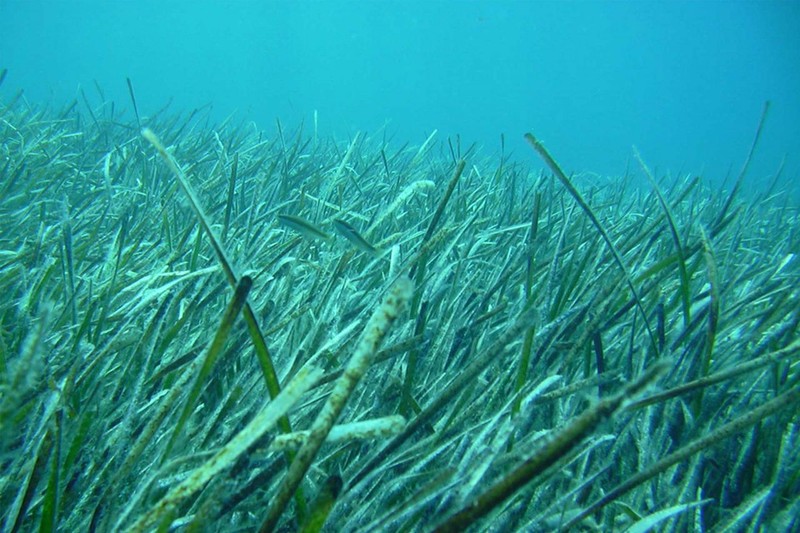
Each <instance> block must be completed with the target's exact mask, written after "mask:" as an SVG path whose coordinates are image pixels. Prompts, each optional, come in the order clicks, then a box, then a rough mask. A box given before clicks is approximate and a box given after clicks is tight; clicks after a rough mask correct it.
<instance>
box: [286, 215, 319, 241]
mask: <svg viewBox="0 0 800 533" xmlns="http://www.w3.org/2000/svg"><path fill="white" fill-rule="evenodd" d="M278 221H279V222H280V223H281V224H283V225H284V226H286V227H287V228H290V229H293V230H294V231H296V232H297V233H299V234H300V235H302V236H304V237H308V238H309V239H330V238H331V236H330V235H328V234H327V233H325V232H324V231H322V230H321V229H319V228H318V227H316V226H315V225H314V224H312V223H311V222H309V221H308V220H306V219H304V218H300V217H296V216H294V215H284V214H279V215H278Z"/></svg>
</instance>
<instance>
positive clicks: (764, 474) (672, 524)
mask: <svg viewBox="0 0 800 533" xmlns="http://www.w3.org/2000/svg"><path fill="white" fill-rule="evenodd" d="M765 115H766V108H765ZM758 131H760V126H759V129H758ZM534 133H535V132H534ZM0 139H1V140H2V144H0V293H1V294H2V299H0V462H1V464H2V468H0V513H2V515H1V516H0V520H2V524H3V530H4V531H8V532H16V531H33V530H38V531H42V532H48V531H98V532H117V531H173V530H174V531H320V530H322V531H364V532H372V531H464V530H471V531H533V532H537V531H559V530H563V531H612V530H615V531H630V532H643V531H650V530H658V531H791V530H793V531H797V530H799V529H800V518H798V517H800V454H798V451H797V450H798V445H800V420H798V415H797V412H798V409H797V407H798V403H799V402H800V379H798V378H799V377H800V372H799V371H798V355H799V354H800V336H798V327H799V325H798V324H799V323H800V287H798V282H800V260H798V258H797V254H798V252H799V251H800V218H798V217H799V216H800V213H798V205H796V203H792V202H791V201H788V200H786V196H785V195H783V194H782V192H783V191H782V189H781V185H780V183H781V181H780V180H775V182H774V183H773V185H772V186H771V187H770V188H768V189H767V188H765V190H764V191H763V192H761V193H753V194H749V193H748V194H745V193H744V192H743V189H744V188H743V186H742V183H745V182H746V179H747V176H746V171H745V170H746V166H747V165H746V164H745V165H744V166H745V169H743V171H742V173H741V175H740V176H739V177H738V179H737V178H736V177H734V179H732V180H731V181H730V183H729V186H728V187H727V188H726V189H725V190H719V189H715V188H711V187H710V186H709V184H708V183H707V182H705V181H704V180H703V179H702V178H700V177H696V176H694V175H684V176H658V175H652V173H651V172H650V171H649V170H648V169H647V167H646V166H645V163H644V162H641V161H639V162H637V164H636V165H632V170H631V172H630V176H621V177H615V178H607V179H606V178H598V177H592V178H591V179H590V178H588V177H586V176H568V175H566V174H565V173H564V172H563V171H562V169H561V168H560V167H559V164H558V162H557V155H558V147H556V146H548V147H547V148H545V146H544V145H543V144H542V143H541V142H540V141H539V140H538V139H536V138H535V137H534V136H533V135H531V134H528V135H526V136H525V137H524V138H523V137H522V135H521V134H520V139H522V142H515V144H514V146H515V150H514V152H513V153H508V152H506V151H504V150H503V151H500V152H499V153H498V154H496V155H493V156H482V155H481V154H480V153H479V152H478V151H477V150H475V149H473V148H471V147H470V148H466V147H462V146H461V145H460V144H459V143H458V142H456V141H455V140H452V141H447V140H443V141H442V140H439V139H438V138H437V137H436V136H435V135H431V137H430V138H429V139H428V140H427V141H426V142H425V143H424V144H422V145H421V146H408V145H402V144H401V143H397V142H396V141H394V140H391V139H388V140H387V139H385V138H384V136H383V134H382V133H379V134H376V135H367V134H359V135H354V136H353V137H352V138H349V139H346V140H338V141H337V140H335V139H331V138H322V137H320V136H318V135H317V132H316V128H315V127H314V126H313V125H312V126H310V127H309V126H308V125H306V127H305V128H303V127H298V128H286V127H284V126H282V125H281V124H280V123H278V124H277V125H276V127H274V128H272V130H271V131H270V133H266V132H264V131H262V130H260V129H258V128H257V127H256V126H255V125H253V124H247V123H237V122H235V121H233V120H229V121H225V122H223V123H214V122H212V121H210V119H209V118H208V115H207V110H195V111H193V112H191V113H180V112H173V111H171V110H170V109H164V110H162V111H160V112H158V113H155V114H154V115H153V116H149V117H141V118H140V117H139V116H138V112H137V116H136V117H131V116H126V115H125V114H124V113H120V112H119V111H118V110H115V107H114V106H113V105H112V104H110V103H102V104H100V105H93V104H90V102H89V99H88V98H86V97H83V98H81V99H79V100H78V101H77V102H75V103H73V104H72V105H70V106H68V107H66V108H64V109H51V108H42V107H38V106H35V105H31V104H29V103H28V102H26V101H25V99H24V98H23V97H21V96H20V95H17V96H16V97H14V98H10V99H8V101H5V102H3V103H2V104H0ZM756 139H758V134H756ZM756 144H757V143H756V142H754V147H756ZM743 155H746V154H743ZM748 160H749V158H748ZM542 163H544V166H545V168H546V169H547V170H546V171H533V170H531V168H538V166H539V165H541V164H542ZM634 166H635V167H636V170H635V171H634V170H633V167H634Z"/></svg>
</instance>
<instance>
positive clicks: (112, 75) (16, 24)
mask: <svg viewBox="0 0 800 533" xmlns="http://www.w3.org/2000/svg"><path fill="white" fill-rule="evenodd" d="M220 6H221V4H219V3H217V2H207V1H201V2H188V1H178V2H176V1H166V2H155V1H150V0H148V1H143V2H129V1H117V2H99V1H94V2H92V1H77V2H42V1H32V2H22V1H16V0H11V1H10V0H2V1H0V67H6V68H8V69H9V73H8V76H7V79H6V81H5V83H4V86H3V87H2V89H0V91H2V93H0V95H1V96H3V97H4V98H7V97H8V96H9V95H10V94H12V93H13V92H14V91H16V90H17V89H20V88H22V89H24V90H25V91H26V94H27V95H28V98H29V99H31V100H32V101H37V102H42V101H51V100H52V99H55V100H56V101H67V100H70V99H72V98H73V97H75V96H76V95H78V91H79V89H80V88H82V89H84V90H85V91H86V93H87V96H88V98H89V100H90V101H91V102H92V103H93V104H97V103H99V102H100V101H101V97H100V96H99V95H98V94H97V91H96V89H95V81H96V82H97V84H99V86H100V87H101V88H102V90H103V92H104V95H105V97H106V98H108V99H111V100H113V101H115V102H116V104H117V105H118V106H126V107H127V106H129V105H130V99H129V97H128V94H127V86H126V84H125V78H126V77H130V78H131V80H132V81H133V83H134V86H135V88H136V93H137V98H138V100H139V106H140V108H141V112H142V114H143V115H151V114H153V113H155V112H156V111H157V110H158V109H160V108H161V107H162V106H163V105H164V104H165V103H166V102H168V101H170V100H171V101H172V105H173V107H174V108H177V109H181V110H183V109H191V108H194V107H198V106H202V105H205V104H212V105H213V106H214V113H215V115H216V116H217V117H218V118H220V119H221V118H223V117H225V116H228V115H229V114H231V113H237V117H239V118H240V119H242V120H247V121H251V120H252V121H255V122H256V123H257V124H258V126H259V127H260V128H262V129H265V130H267V131H270V132H272V131H274V128H275V126H274V121H275V118H276V117H278V118H280V119H281V120H282V121H283V122H284V123H285V124H292V125H293V124H296V123H298V122H299V121H300V120H305V122H306V124H311V123H312V122H313V120H314V112H315V111H316V112H317V117H318V128H319V131H320V133H322V134H328V133H332V134H336V135H338V136H340V137H345V136H350V135H352V134H354V133H355V132H356V131H364V132H375V131H376V130H378V129H379V128H381V127H383V126H384V125H385V126H386V130H385V131H386V134H387V136H393V137H394V138H395V139H396V140H397V141H398V143H403V142H406V141H408V142H411V143H417V144H418V143H421V142H422V141H423V140H424V139H425V138H426V137H427V136H428V134H429V133H430V132H432V131H433V130H434V129H436V130H438V131H439V134H440V136H441V137H453V138H454V137H455V136H456V135H459V136H460V138H461V140H462V143H464V144H469V143H472V142H478V143H480V144H482V145H483V146H484V147H485V148H486V150H487V151H489V153H491V152H494V151H498V150H499V147H500V136H501V134H504V135H505V144H506V151H507V152H508V151H509V150H512V149H513V150H524V148H523V146H524V142H523V140H522V134H523V133H524V132H526V131H533V132H534V133H535V134H536V135H537V136H538V137H540V138H542V139H543V140H544V141H545V142H546V143H547V145H548V146H549V147H551V149H553V150H554V151H555V153H556V155H557V156H559V158H560V160H561V161H562V162H563V164H564V165H565V167H567V170H569V171H573V172H596V173H599V174H604V175H606V174H611V175H619V174H622V173H623V172H624V171H625V169H626V168H627V166H628V164H629V160H630V159H631V153H632V146H634V145H635V146H636V147H637V148H638V149H639V151H640V152H641V153H642V156H643V157H644V158H645V160H646V161H647V162H648V163H649V164H650V165H651V166H652V167H654V168H656V169H657V170H659V171H661V172H666V171H670V172H672V173H673V174H678V173H688V172H694V173H702V174H703V175H704V177H706V178H707V179H709V180H714V181H715V182H719V181H720V180H722V179H724V178H725V176H726V175H728V174H729V173H731V172H733V173H734V174H735V173H736V172H737V171H738V169H739V168H740V166H741V164H742V161H743V159H744V156H745V154H746V153H747V149H748V147H749V145H750V143H751V140H752V136H753V132H754V130H755V126H756V123H757V121H758V117H759V114H760V111H761V107H762V104H763V102H764V101H765V100H771V101H772V103H773V112H772V115H771V117H770V119H769V122H768V127H767V128H766V129H765V132H764V139H763V141H764V142H763V144H762V147H761V149H760V150H759V151H758V153H757V155H756V159H755V160H754V161H753V166H752V174H751V179H752V180H753V181H755V182H758V181H759V180H767V179H768V178H769V176H771V175H773V174H774V173H775V172H776V170H777V169H778V167H779V166H780V164H781V161H782V160H783V158H784V156H785V157H786V162H785V169H784V173H785V175H787V176H796V175H797V174H798V171H800V156H798V154H799V153H800V98H798V96H797V95H798V94H800V69H798V67H797V66H798V65H800V32H798V31H797V28H798V27H800V4H798V3H797V2H788V1H784V2H770V1H767V2H763V1H759V2H682V1H678V2H652V1H642V2H522V1H519V2H504V1H498V2H494V1H492V2H470V1H467V2H462V1H447V2H445V1H433V2H392V1H386V2H377V1H376V2H349V1H347V2H342V1H330V2H242V1H235V2H226V3H225V7H220ZM537 164H538V163H537Z"/></svg>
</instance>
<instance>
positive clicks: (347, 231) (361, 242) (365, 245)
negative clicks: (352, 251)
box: [333, 218, 378, 254]
mask: <svg viewBox="0 0 800 533" xmlns="http://www.w3.org/2000/svg"><path fill="white" fill-rule="evenodd" d="M333 228H334V229H335V230H336V232H337V233H338V234H339V235H341V236H342V237H344V238H345V239H347V240H348V241H350V242H351V243H353V244H354V245H355V246H356V247H357V248H358V249H360V250H363V251H365V252H367V253H370V254H375V253H377V252H378V249H377V248H375V247H374V246H373V245H372V244H370V243H369V241H367V239H365V238H364V237H362V236H361V234H360V233H359V232H358V231H356V228H354V227H353V226H351V225H350V223H349V222H346V221H344V220H342V219H341V218H334V219H333Z"/></svg>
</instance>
